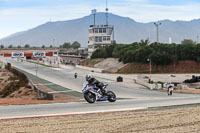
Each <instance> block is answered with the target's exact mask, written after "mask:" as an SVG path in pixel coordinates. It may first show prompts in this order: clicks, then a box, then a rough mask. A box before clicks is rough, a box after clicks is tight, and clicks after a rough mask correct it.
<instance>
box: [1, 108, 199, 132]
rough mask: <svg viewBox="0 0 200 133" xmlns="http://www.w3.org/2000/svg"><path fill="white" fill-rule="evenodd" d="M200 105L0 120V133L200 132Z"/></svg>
mask: <svg viewBox="0 0 200 133" xmlns="http://www.w3.org/2000/svg"><path fill="white" fill-rule="evenodd" d="M199 112H200V106H190V107H177V108H172V109H158V110H147V111H129V112H114V113H99V114H87V115H74V116H59V117H44V118H27V119H15V120H0V128H1V133H8V132H9V133H18V132H20V133H25V132H29V133H35V132H48V133H135V132H137V133H157V132H159V133H183V132H184V133H192V132H195V133H196V132H200V114H199Z"/></svg>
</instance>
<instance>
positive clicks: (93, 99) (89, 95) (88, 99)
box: [84, 91, 96, 103]
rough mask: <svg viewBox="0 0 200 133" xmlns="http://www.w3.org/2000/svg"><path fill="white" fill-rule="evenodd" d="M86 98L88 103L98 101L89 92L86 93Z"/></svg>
mask: <svg viewBox="0 0 200 133" xmlns="http://www.w3.org/2000/svg"><path fill="white" fill-rule="evenodd" d="M84 98H85V100H86V101H87V102H88V103H94V102H95V101H96V96H95V94H93V93H91V92H89V91H88V92H85V93H84Z"/></svg>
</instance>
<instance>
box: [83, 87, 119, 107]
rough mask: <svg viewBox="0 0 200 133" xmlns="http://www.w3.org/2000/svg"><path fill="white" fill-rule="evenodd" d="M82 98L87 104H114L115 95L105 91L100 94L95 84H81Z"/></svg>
mask: <svg viewBox="0 0 200 133" xmlns="http://www.w3.org/2000/svg"><path fill="white" fill-rule="evenodd" d="M107 86H108V84H104V86H103V89H105V88H106V87H107ZM82 92H83V96H84V98H85V100H86V101H87V102H88V103H95V102H96V101H107V100H108V101H109V102H115V101H116V95H115V93H114V92H112V91H106V92H105V94H102V92H101V90H100V88H98V87H97V86H96V85H95V84H94V85H88V84H87V83H84V84H83V88H82Z"/></svg>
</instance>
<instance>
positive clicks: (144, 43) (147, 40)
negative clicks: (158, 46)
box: [139, 38, 150, 47]
mask: <svg viewBox="0 0 200 133" xmlns="http://www.w3.org/2000/svg"><path fill="white" fill-rule="evenodd" d="M139 44H140V46H141V47H145V46H148V45H149V44H150V41H149V38H147V39H145V40H143V39H142V40H141V41H140V42H139Z"/></svg>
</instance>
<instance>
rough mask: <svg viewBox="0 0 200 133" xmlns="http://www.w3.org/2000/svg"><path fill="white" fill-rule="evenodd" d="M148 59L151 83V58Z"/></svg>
mask: <svg viewBox="0 0 200 133" xmlns="http://www.w3.org/2000/svg"><path fill="white" fill-rule="evenodd" d="M147 61H149V73H150V76H149V77H150V78H149V83H151V59H150V58H148V59H147Z"/></svg>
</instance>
